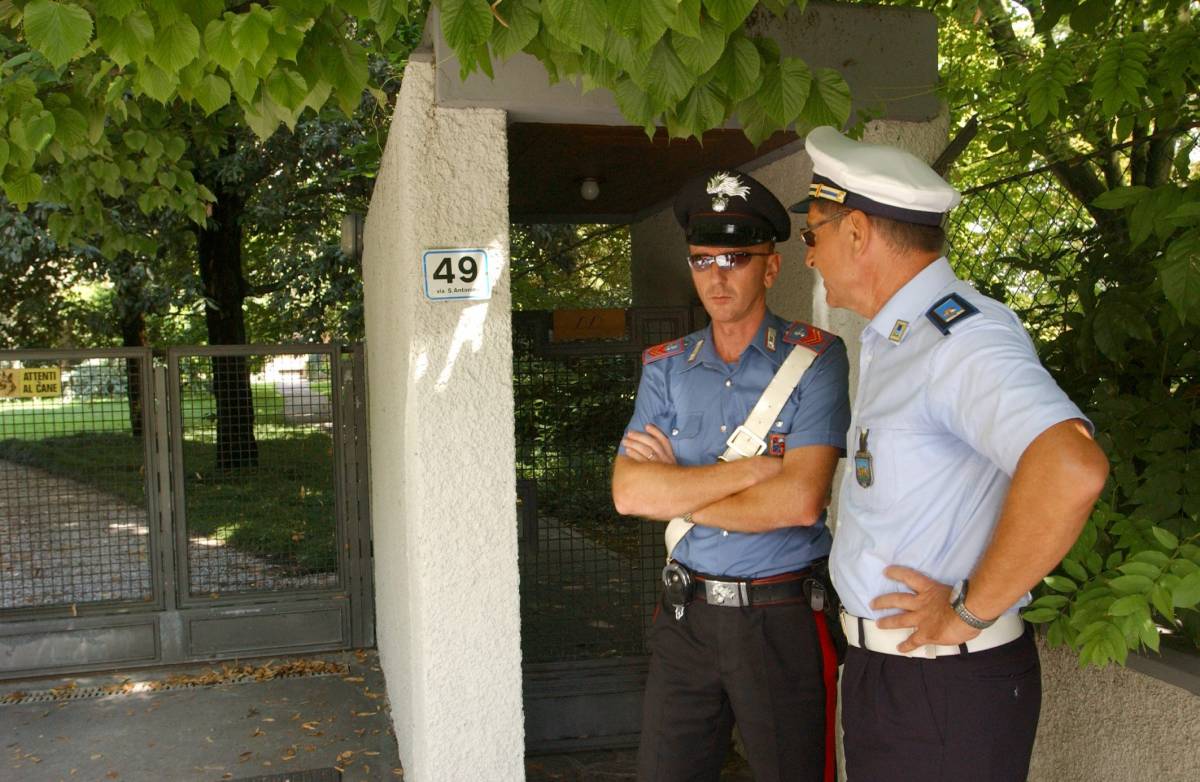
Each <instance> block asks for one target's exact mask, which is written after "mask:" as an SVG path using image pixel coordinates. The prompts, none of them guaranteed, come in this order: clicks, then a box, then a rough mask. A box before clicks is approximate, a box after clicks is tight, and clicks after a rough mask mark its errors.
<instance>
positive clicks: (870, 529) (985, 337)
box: [830, 258, 1090, 619]
mask: <svg viewBox="0 0 1200 782" xmlns="http://www.w3.org/2000/svg"><path fill="white" fill-rule="evenodd" d="M950 294H954V295H956V296H957V297H958V298H959V299H960V300H961V301H965V302H966V303H967V304H968V305H970V306H973V307H974V308H975V309H977V310H978V312H977V313H975V314H969V309H968V310H967V312H968V314H966V315H962V316H959V317H958V318H956V319H955V320H953V321H952V322H950V323H949V324H943V325H945V326H946V328H947V329H948V331H949V333H947V334H943V333H942V330H941V328H939V326H938V325H936V324H935V323H933V322H932V321H931V320H930V318H929V317H928V316H927V315H926V313H927V312H928V311H929V310H930V309H931V308H932V307H933V306H934V305H935V304H937V303H938V302H941V301H942V300H943V299H944V298H945V297H946V296H948V295H950ZM951 303H952V304H953V302H951ZM951 314H952V313H951ZM898 324H905V325H903V326H901V325H898ZM861 339H862V353H861V355H860V357H859V379H858V390H857V393H856V394H855V401H854V418H853V421H852V423H851V426H850V431H849V432H848V433H847V443H848V446H847V452H848V458H847V464H846V470H845V474H844V475H843V477H842V484H841V490H840V494H839V508H838V524H837V534H836V535H835V536H834V543H833V553H832V555H831V556H830V568H831V571H832V574H833V581H834V586H835V587H836V588H837V591H838V595H839V596H840V597H841V599H842V603H843V605H844V606H845V609H846V611H848V612H849V613H851V614H854V615H855V616H861V617H866V618H870V619H878V618H880V617H882V616H886V615H887V614H890V613H896V612H895V611H890V610H889V611H874V610H872V609H871V608H870V602H871V600H873V599H874V598H876V597H878V596H879V595H882V594H886V593H889V592H910V591H911V590H910V589H909V588H908V587H906V586H904V585H903V584H901V583H898V582H896V581H892V580H890V579H888V578H885V577H884V575H883V570H884V568H886V567H887V566H888V565H904V566H907V567H910V568H913V569H914V570H918V571H920V572H922V573H924V574H925V575H927V576H929V577H930V578H933V579H935V580H937V581H940V582H942V583H944V584H954V583H956V582H958V581H959V580H960V579H963V578H966V577H967V576H969V575H970V574H971V572H972V571H973V570H974V569H975V566H976V565H977V564H978V562H979V559H980V557H981V556H982V555H983V552H984V550H985V549H986V548H987V546H988V543H989V542H990V540H991V537H992V532H993V530H994V529H995V526H996V522H997V520H998V519H999V517H1000V509H1001V506H1002V505H1003V503H1004V500H1005V497H1006V496H1007V494H1008V486H1009V482H1010V480H1011V478H1012V475H1013V472H1014V471H1015V470H1016V467H1017V461H1018V460H1019V459H1020V458H1021V454H1022V453H1024V451H1025V449H1026V447H1028V445H1029V444H1030V443H1031V442H1033V440H1034V439H1035V438H1036V437H1037V436H1038V435H1040V434H1041V433H1042V432H1044V431H1046V429H1048V428H1049V427H1051V426H1053V425H1054V424H1057V423H1059V422H1061V421H1066V420H1069V419H1072V418H1080V419H1084V420H1085V421H1086V420H1087V419H1085V418H1084V416H1083V413H1081V412H1080V411H1079V408H1078V407H1077V406H1076V405H1075V404H1074V403H1073V402H1072V401H1071V400H1070V399H1068V398H1067V395H1066V394H1064V393H1063V391H1062V389H1060V388H1059V387H1058V385H1057V384H1056V383H1055V382H1054V379H1053V378H1051V377H1050V374H1049V373H1048V372H1047V371H1046V370H1045V368H1044V367H1042V365H1041V362H1040V361H1038V357H1037V354H1036V353H1035V351H1034V347H1033V343H1032V341H1031V340H1030V339H1029V335H1028V334H1026V333H1025V329H1024V327H1023V326H1022V325H1021V322H1020V321H1019V320H1018V319H1017V316H1016V315H1015V314H1013V312H1012V311H1011V310H1010V309H1008V308H1007V307H1005V306H1004V305H1003V304H1000V303H999V302H997V301H995V300H993V299H989V298H988V297H986V296H984V295H982V294H980V293H979V292H977V291H976V290H975V289H974V288H972V287H971V286H970V285H968V284H967V283H965V282H963V281H961V280H959V279H958V278H957V277H955V275H954V271H953V270H952V269H951V268H950V264H949V263H948V262H947V261H946V259H945V258H941V259H938V260H937V261H935V262H934V263H933V264H931V265H929V266H927V267H926V268H925V269H923V270H922V271H921V272H920V273H919V274H918V275H917V276H916V277H914V278H913V279H912V280H910V281H909V282H908V283H907V284H906V285H905V286H904V287H903V288H901V289H900V290H899V291H897V292H896V294H895V295H894V296H892V298H891V299H889V300H888V302H887V304H885V305H884V307H883V309H881V310H880V311H879V313H878V314H877V315H876V316H875V318H874V319H873V320H872V321H871V322H870V323H869V324H868V325H867V327H866V328H865V329H864V330H863V332H862V337H861ZM1089 425H1090V423H1089ZM862 432H867V443H866V450H867V451H868V452H869V453H870V456H871V472H872V473H873V475H872V480H871V484H870V485H869V486H862V485H861V484H860V482H859V479H858V476H857V475H856V470H855V465H854V459H853V455H854V454H855V452H856V451H858V450H859V447H860V434H861V433H862ZM1030 545H1037V542H1036V541H1030ZM1027 602H1029V598H1028V596H1026V597H1025V598H1023V599H1022V600H1020V601H1019V602H1018V603H1017V605H1015V606H1013V608H1011V609H1010V611H1009V612H1010V613H1011V612H1014V611H1016V610H1017V608H1019V607H1020V606H1022V605H1025V604H1026V603H1027Z"/></svg>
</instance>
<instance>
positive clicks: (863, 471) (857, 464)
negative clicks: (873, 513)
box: [854, 429, 875, 489]
mask: <svg viewBox="0 0 1200 782" xmlns="http://www.w3.org/2000/svg"><path fill="white" fill-rule="evenodd" d="M870 434H871V430H870V429H859V430H858V450H857V451H855V452H854V478H855V480H857V481H858V485H859V486H861V487H863V488H864V489H869V488H870V487H871V484H872V483H874V482H875V470H874V469H873V468H872V465H871V451H870V449H869V448H867V437H868V436H869V435H870Z"/></svg>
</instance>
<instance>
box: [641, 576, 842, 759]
mask: <svg viewBox="0 0 1200 782" xmlns="http://www.w3.org/2000/svg"><path fill="white" fill-rule="evenodd" d="M649 646H650V652H651V658H650V675H649V678H648V680H647V682H646V694H645V701H644V703H643V707H642V736H641V745H640V747H639V749H638V779H639V780H641V782H693V781H694V782H702V781H708V780H711V781H712V782H716V781H717V780H718V779H719V778H720V773H721V766H722V765H723V763H724V761H725V754H726V751H727V750H728V748H729V743H730V735H731V731H732V729H733V725H734V724H735V723H736V724H737V726H738V730H739V732H740V733H741V736H742V741H743V743H744V744H745V748H746V754H747V757H748V760H749V763H750V767H751V769H752V770H753V772H754V779H755V781H756V782H833V780H834V779H835V778H836V775H835V768H834V744H833V741H834V739H833V730H834V710H835V707H836V699H837V687H836V681H837V662H836V660H835V658H834V651H833V645H832V642H831V641H830V639H829V635H828V628H827V627H826V625H825V617H824V615H822V614H819V613H814V612H813V611H812V609H811V608H810V607H809V606H808V604H807V602H805V601H803V600H796V601H794V602H789V603H784V604H772V605H763V606H752V607H748V608H727V607H723V606H710V605H708V604H707V603H705V602H703V601H702V600H701V601H694V602H692V603H691V604H690V605H688V607H687V612H686V613H685V614H684V618H683V619H682V620H681V621H676V619H675V614H674V611H673V609H671V608H670V607H669V606H668V607H663V608H661V609H660V610H659V611H658V612H657V613H656V615H655V618H654V623H653V626H652V628H651V631H650V636H649Z"/></svg>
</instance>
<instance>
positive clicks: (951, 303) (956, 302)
mask: <svg viewBox="0 0 1200 782" xmlns="http://www.w3.org/2000/svg"><path fill="white" fill-rule="evenodd" d="M978 314H979V310H978V309H977V308H976V307H975V305H974V304H972V303H971V302H969V301H967V300H966V299H964V298H963V297H962V296H961V295H959V294H957V293H951V294H950V295H949V296H944V297H942V298H940V299H938V301H937V303H936V304H934V305H933V306H932V307H930V308H929V310H928V311H927V312H926V313H925V317H927V318H929V322H930V323H932V324H933V325H934V326H937V330H938V331H940V332H942V334H943V335H946V334H949V333H950V327H951V326H952V325H954V324H956V323H959V322H961V321H964V320H966V319H967V318H969V317H971V316H972V315H978Z"/></svg>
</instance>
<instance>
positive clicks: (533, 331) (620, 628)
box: [513, 308, 692, 752]
mask: <svg viewBox="0 0 1200 782" xmlns="http://www.w3.org/2000/svg"><path fill="white" fill-rule="evenodd" d="M691 322H692V313H691V310H689V309H687V308H656V309H632V310H628V311H627V312H626V319H625V323H626V329H625V336H624V338H623V339H616V340H607V341H592V342H556V341H554V339H553V335H552V333H551V332H552V323H553V321H552V313H549V312H519V313H514V315H513V386H514V402H515V410H516V445H517V486H518V498H519V502H520V508H519V512H518V519H519V523H520V531H519V534H520V540H521V546H520V572H521V646H522V654H523V659H524V678H525V736H526V746H527V748H528V749H529V750H530V751H535V752H536V751H542V750H550V749H555V750H557V749H583V748H589V747H616V746H628V745H631V744H634V743H636V741H637V734H638V730H639V727H640V717H641V715H640V709H641V699H642V690H643V687H644V684H645V676H646V665H647V657H646V646H645V631H646V629H647V628H648V627H649V625H650V620H651V618H652V616H653V613H654V606H655V602H656V600H657V597H658V579H659V572H660V571H661V569H662V557H663V554H662V550H663V549H662V525H661V524H656V523H649V522H638V521H635V520H633V519H630V518H627V517H622V516H620V515H618V514H617V512H616V509H615V508H613V504H612V499H611V493H610V488H609V486H610V474H611V470H612V461H613V457H614V456H615V454H616V448H617V444H618V442H619V441H620V438H621V434H622V432H623V431H624V429H625V425H626V424H627V423H628V422H629V418H630V416H631V415H632V412H633V401H634V397H635V393H636V390H637V384H638V379H639V377H640V373H641V352H642V350H643V349H644V348H645V347H647V346H649V345H654V344H657V343H659V342H664V341H666V340H669V339H673V338H675V337H678V336H682V335H683V334H686V333H687V332H688V331H690V330H691Z"/></svg>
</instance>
